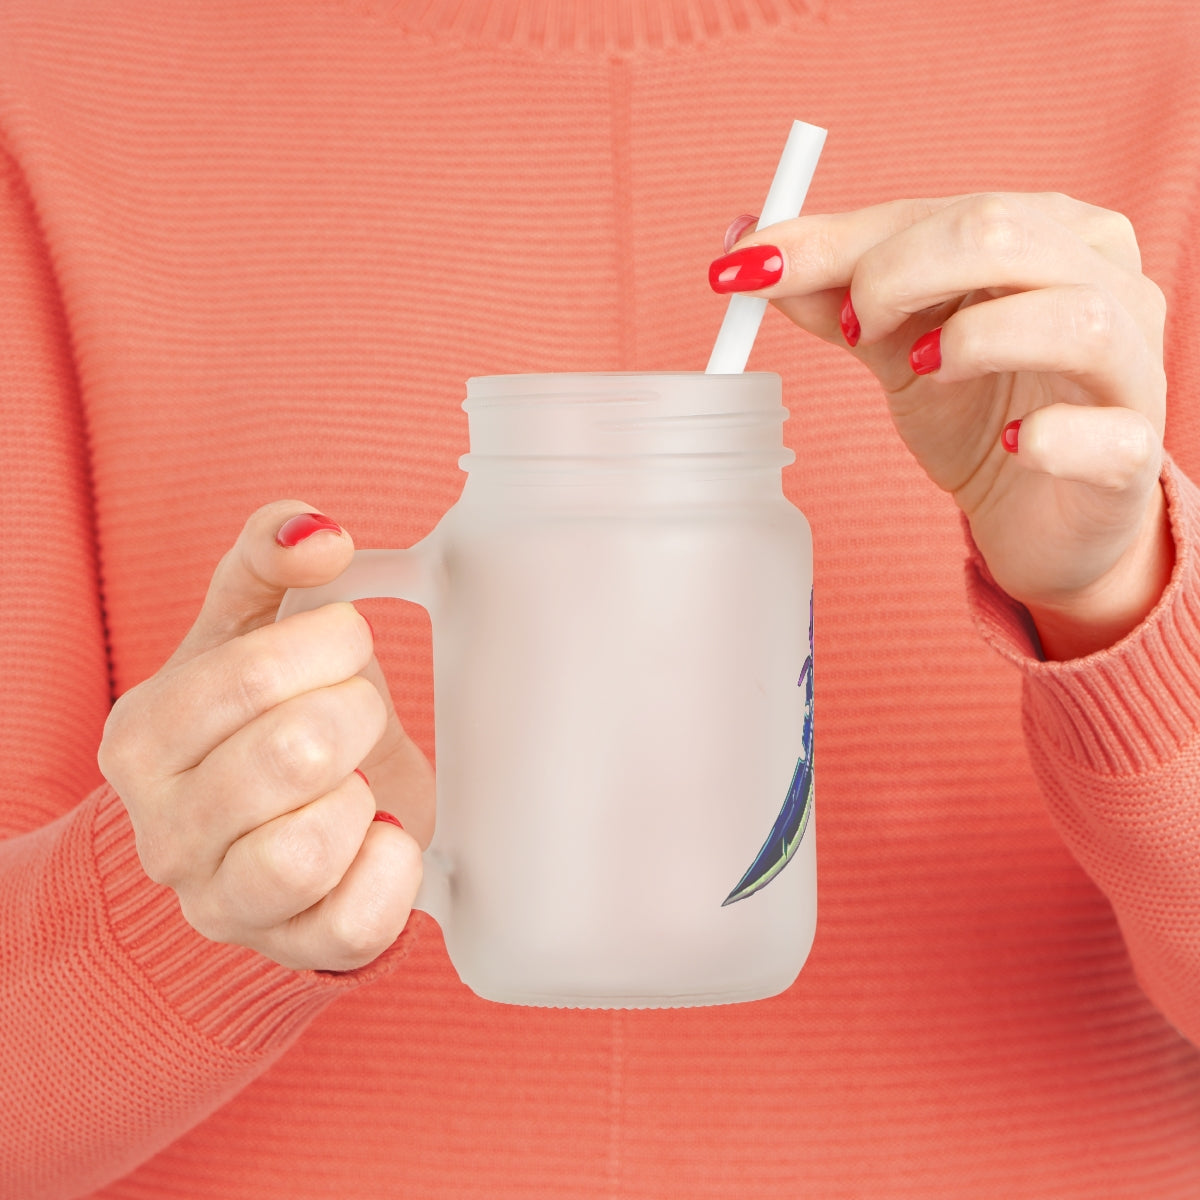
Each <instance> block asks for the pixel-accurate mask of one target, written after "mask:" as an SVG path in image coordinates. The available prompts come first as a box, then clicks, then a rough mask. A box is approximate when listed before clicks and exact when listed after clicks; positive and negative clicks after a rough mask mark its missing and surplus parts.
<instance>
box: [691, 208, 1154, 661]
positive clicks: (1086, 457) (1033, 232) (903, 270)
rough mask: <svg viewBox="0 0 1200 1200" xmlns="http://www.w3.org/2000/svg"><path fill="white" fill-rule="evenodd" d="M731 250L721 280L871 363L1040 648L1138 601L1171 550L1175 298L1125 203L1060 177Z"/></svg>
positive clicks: (772, 235)
mask: <svg viewBox="0 0 1200 1200" xmlns="http://www.w3.org/2000/svg"><path fill="white" fill-rule="evenodd" d="M735 234H736V230H735ZM731 250H732V253H728V254H726V255H725V257H723V258H721V259H718V260H717V261H716V262H714V263H713V265H712V268H711V270H710V281H711V282H712V285H713V287H714V288H715V289H716V290H717V291H722V292H725V291H752V292H755V293H756V294H758V295H762V296H765V297H767V298H769V299H770V300H771V301H772V302H773V303H774V304H775V305H776V307H778V308H779V309H780V310H781V311H782V312H784V313H786V314H787V316H788V317H790V318H791V319H792V320H793V321H795V322H796V324H797V325H800V326H801V327H802V328H804V329H807V330H809V331H810V332H812V333H815V334H816V335H817V336H818V337H821V338H823V339H825V340H826V341H830V342H835V343H838V344H841V345H848V346H849V347H851V349H852V352H853V353H854V354H855V355H856V356H857V357H858V358H859V359H860V360H861V361H862V362H863V363H865V364H866V366H867V367H869V368H870V370H871V371H872V372H873V373H874V374H875V376H876V377H877V378H878V379H879V381H880V383H881V384H882V385H883V389H884V392H885V394H886V396H887V400H888V405H889V408H890V410H891V415H892V419H893V421H894V422H895V425H896V428H897V430H898V431H899V433H900V436H901V437H902V438H903V439H904V442H905V444H906V445H907V446H908V448H909V449H910V450H911V451H912V453H913V455H914V456H915V457H916V459H917V461H918V462H919V463H920V464H921V466H922V467H923V468H924V469H925V471H926V473H927V474H928V475H929V477H930V478H931V479H932V480H933V481H934V482H935V483H936V484H937V485H938V486H939V487H942V488H944V489H945V490H946V491H948V492H950V493H951V495H953V497H954V499H955V501H956V502H957V503H958V505H959V506H960V508H961V509H962V510H963V512H964V513H966V515H967V518H968V520H969V521H970V525H971V532H972V534H973V536H974V538H975V542H976V544H977V545H978V547H979V549H980V552H981V553H982V554H983V557H984V559H985V560H986V562H987V564H988V567H989V568H990V570H991V572H992V575H993V576H994V577H995V579H996V581H997V583H999V585H1000V586H1001V587H1002V588H1004V589H1005V591H1007V592H1008V593H1009V595H1011V596H1013V597H1014V598H1015V599H1017V600H1019V601H1020V602H1021V603H1023V604H1024V605H1025V606H1026V607H1027V608H1028V609H1029V611H1030V613H1031V615H1032V616H1033V619H1034V622H1035V623H1036V625H1037V629H1038V632H1039V634H1040V636H1041V641H1042V646H1043V650H1044V651H1045V653H1046V656H1047V657H1048V658H1070V657H1077V656H1079V655H1082V654H1086V653H1089V652H1090V651H1092V650H1096V649H1100V648H1102V647H1104V646H1108V645H1111V644H1112V643H1113V642H1115V641H1116V640H1118V639H1119V638H1121V637H1122V636H1124V635H1125V634H1126V633H1128V632H1129V631H1130V630H1131V629H1133V628H1134V627H1135V626H1136V625H1137V624H1138V622H1139V621H1141V620H1142V619H1143V618H1144V617H1145V615H1146V614H1147V613H1148V612H1149V611H1150V609H1151V608H1152V607H1153V606H1154V604H1155V603H1156V601H1157V600H1158V598H1159V596H1160V595H1161V594H1162V590H1163V588H1164V587H1165V586H1166V583H1167V580H1168V578H1169V577H1170V572H1171V567H1172V565H1173V556H1174V550H1173V543H1172V541H1171V537H1170V532H1169V528H1168V523H1167V517H1166V507H1165V503H1164V500H1163V496H1162V489H1161V486H1160V484H1159V471H1160V467H1161V462H1162V433H1163V422H1164V417H1165V411H1166V377H1165V375H1164V372H1163V358H1162V335H1163V323H1164V318H1165V313H1166V305H1165V302H1164V300H1163V295H1162V292H1161V291H1160V290H1159V289H1158V287H1157V286H1156V285H1155V284H1154V283H1152V282H1151V281H1150V280H1149V279H1147V278H1146V277H1145V276H1144V275H1143V274H1142V273H1141V256H1140V253H1139V251H1138V245H1137V240H1136V238H1135V237H1134V232H1133V229H1132V227H1131V226H1130V223H1129V221H1128V220H1127V219H1126V218H1125V217H1123V216H1121V215H1120V214H1118V213H1114V212H1108V211H1106V210H1104V209H1101V208H1096V207H1094V206H1092V205H1089V204H1084V203H1082V202H1081V201H1078V200H1073V199H1071V198H1070V197H1067V196H1062V195H1056V194H1038V195H1015V194H984V195H975V196H956V197H948V198H943V199H933V200H902V201H895V202H892V203H888V204H881V205H878V206H875V207H873V208H866V209H862V210H859V211H858V212H852V213H843V214H837V215H833V216H806V217H799V218H797V219H796V220H793V221H784V222H780V223H779V224H778V225H774V226H771V227H770V228H768V229H763V230H759V231H757V232H755V233H752V234H748V235H746V236H745V237H743V238H742V239H741V241H739V242H737V243H736V244H735V245H734V246H732V247H731ZM1018 422H1019V424H1018Z"/></svg>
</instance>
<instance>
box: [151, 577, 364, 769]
mask: <svg viewBox="0 0 1200 1200" xmlns="http://www.w3.org/2000/svg"><path fill="white" fill-rule="evenodd" d="M373 653H374V639H373V637H372V634H371V628H370V626H369V625H368V624H367V622H366V620H365V619H364V618H363V616H362V615H361V614H360V613H359V612H358V610H357V609H356V608H355V607H354V605H353V604H350V603H349V602H347V601H337V602H335V603H333V604H326V605H324V606H323V607H321V608H316V609H313V610H311V611H310V612H301V613H295V614H294V615H292V616H290V617H285V618H284V619H283V620H282V621H278V622H275V623H273V624H270V625H263V626H260V627H259V628H257V629H252V630H250V631H249V632H247V633H244V634H241V635H240V636H238V637H235V638H232V639H231V640H229V641H227V642H222V643H221V644H220V645H218V646H214V647H213V648H212V649H210V650H206V651H202V652H201V653H200V654H198V655H196V656H195V657H194V658H189V659H187V660H186V661H184V662H182V663H179V664H178V665H176V666H174V667H171V668H168V669H164V670H163V671H160V672H159V674H157V675H155V676H153V677H152V678H151V679H148V680H146V681H145V683H143V684H141V685H139V689H138V690H139V692H140V693H141V702H140V703H139V705H138V717H139V720H140V721H141V723H142V727H141V728H139V729H138V731H137V734H136V740H137V742H138V743H139V744H143V745H148V746H153V747H154V753H155V762H154V769H155V774H157V775H158V776H159V777H166V776H170V775H178V774H181V773H182V772H184V771H188V770H191V768H193V767H195V766H196V765H197V764H198V763H200V762H202V761H203V760H204V759H205V758H207V757H208V755H209V754H210V753H211V752H212V751H213V750H214V749H215V748H216V747H217V746H219V745H220V744H221V743H222V742H224V741H225V740H226V739H227V738H229V737H231V736H232V735H233V734H234V733H236V732H237V731H238V730H239V729H241V728H242V727H243V726H245V725H248V724H249V723H250V722H251V721H252V720H254V719H255V718H256V717H258V716H261V715H262V714H263V713H265V712H267V711H268V710H269V709H272V708H275V707H276V706H277V705H279V704H282V703H283V702H284V701H286V700H290V699H292V698H293V697H295V696H299V695H302V694H303V693H305V692H311V691H315V690H316V689H318V688H325V687H330V686H332V685H333V684H336V683H341V682H343V681H344V680H347V679H350V678H351V677H352V676H354V675H359V674H361V673H362V671H363V669H364V668H365V667H366V666H367V665H368V664H369V663H370V661H371V657H372V654H373Z"/></svg>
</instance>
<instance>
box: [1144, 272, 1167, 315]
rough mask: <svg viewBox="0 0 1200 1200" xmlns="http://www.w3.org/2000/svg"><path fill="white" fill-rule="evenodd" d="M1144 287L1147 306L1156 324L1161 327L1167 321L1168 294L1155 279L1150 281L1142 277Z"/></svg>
mask: <svg viewBox="0 0 1200 1200" xmlns="http://www.w3.org/2000/svg"><path fill="white" fill-rule="evenodd" d="M1142 286H1143V290H1144V291H1145V294H1146V304H1147V306H1148V307H1149V309H1150V313H1151V315H1152V316H1153V317H1154V320H1155V324H1156V325H1157V326H1159V327H1161V326H1162V325H1163V324H1164V323H1165V322H1166V319H1167V296H1166V293H1165V292H1164V291H1163V290H1162V288H1160V287H1159V286H1158V284H1157V283H1155V282H1154V280H1153V279H1149V278H1147V277H1146V276H1145V275H1143V276H1142Z"/></svg>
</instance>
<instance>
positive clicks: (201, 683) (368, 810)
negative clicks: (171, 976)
mask: <svg viewBox="0 0 1200 1200" xmlns="http://www.w3.org/2000/svg"><path fill="white" fill-rule="evenodd" d="M311 511H312V510H311V509H309V508H307V507H306V506H305V505H303V504H302V503H300V502H298V501H287V500H285V501H279V502H277V503H275V504H270V505H267V506H266V507H264V508H262V509H259V511H258V512H256V513H255V514H254V515H253V516H252V517H251V518H250V519H249V521H248V522H247V523H246V526H245V528H244V529H243V530H242V533H241V535H240V536H239V538H238V540H237V542H236V543H235V544H234V546H233V548H232V549H231V550H230V551H229V553H228V554H226V555H225V557H224V558H223V559H222V560H221V562H220V564H219V565H218V567H217V569H216V572H215V573H214V575H213V579H212V583H211V585H210V587H209V590H208V595H207V597H206V599H205V602H204V606H203V608H202V610H201V612H200V615H199V617H198V618H197V620H196V623H195V625H193V627H192V629H191V630H190V632H189V633H188V634H187V636H186V637H185V638H184V640H183V642H182V644H181V645H180V646H179V649H178V650H176V652H175V653H174V655H172V657H171V658H170V660H169V661H168V662H167V663H166V665H165V666H164V667H163V668H162V669H161V670H160V671H159V672H158V673H157V674H156V675H154V676H152V677H151V678H150V679H147V680H146V681H145V682H143V683H141V684H139V685H138V686H136V687H134V688H132V689H131V690H130V691H128V692H126V693H125V694H124V695H123V696H121V698H120V699H119V700H118V701H117V702H116V704H115V705H114V706H113V709H112V712H111V714H110V716H109V719H108V722H107V724H106V726H105V730H104V737H103V740H102V742H101V746H100V752H99V763H100V770H101V771H102V772H103V774H104V777H105V778H106V779H107V780H108V781H109V782H110V783H111V784H112V786H113V788H114V789H115V790H116V792H117V793H118V795H119V796H120V797H121V799H122V800H123V801H124V803H125V806H126V808H127V809H128V810H129V816H130V819H131V821H132V823H133V828H134V832H135V834H136V837H137V848H138V854H139V856H140V858H141V862H142V866H143V868H144V869H145V871H146V873H147V875H149V876H150V878H151V879H153V880H155V881H156V882H158V883H162V884H166V885H167V886H168V887H170V888H172V889H173V890H174V891H175V892H176V894H177V895H178V897H179V903H180V907H181V909H182V912H183V915H184V917H185V918H186V920H187V921H188V922H189V923H190V924H191V925H192V926H193V927H194V928H195V929H197V930H198V931H199V932H200V933H202V934H203V935H204V936H205V937H208V938H211V939H212V940H213V941H217V942H227V943H232V944H235V945H240V946H247V947H249V948H251V949H254V950H257V951H259V952H261V953H262V954H265V955H266V956H267V957H268V958H271V959H274V960H275V961H276V962H278V963H282V964H283V965H284V966H287V967H293V968H297V969H315V970H327V971H345V970H351V969H353V968H355V967H360V966H363V965H365V964H366V963H368V962H370V961H371V960H372V959H374V958H376V957H377V956H378V955H379V954H380V953H382V952H383V951H384V950H385V949H386V948H387V947H388V946H389V945H391V943H392V942H393V941H394V940H395V939H396V938H397V937H398V936H399V934H400V932H401V930H403V928H404V926H405V924H406V922H407V921H408V917H409V913H410V911H411V909H412V903H413V899H414V898H415V896H416V893H417V888H418V886H419V885H420V882H421V853H420V846H421V845H422V844H427V843H428V840H429V837H430V836H431V834H432V830H433V813H434V790H433V772H432V770H431V769H430V766H429V764H428V762H427V761H426V759H425V757H424V755H423V754H422V753H421V751H420V750H419V749H418V748H417V746H416V745H415V744H414V743H413V742H412V741H411V739H409V738H408V736H407V735H406V734H405V733H404V730H403V729H402V728H401V725H400V722H399V720H398V718H397V716H396V711H395V709H394V707H393V706H392V701H391V697H390V695H389V694H388V689H387V685H386V683H385V681H384V679H383V675H382V672H381V671H380V670H379V666H378V664H377V663H376V661H375V659H374V642H373V637H372V633H371V629H370V626H369V625H368V624H367V622H366V621H365V620H364V619H363V617H362V616H361V615H360V614H359V613H358V612H357V610H356V609H355V608H354V607H353V605H351V604H347V603H336V604H327V605H325V606H324V607H322V608H318V609H315V610H313V611H311V612H304V613H297V614H295V615H294V616H290V617H287V618H285V619H284V620H282V621H279V622H278V623H276V622H275V612H276V610H277V608H278V606H279V603H280V601H281V600H282V598H283V594H284V592H285V591H286V590H287V589H288V588H291V587H313V586H316V585H318V584H322V583H326V582H328V581H330V580H332V579H334V578H336V577H337V576H338V575H340V574H341V572H342V571H343V570H344V569H345V568H346V566H347V565H348V564H349V562H350V557H351V555H352V554H353V551H354V546H353V543H352V541H351V539H350V537H349V535H348V534H346V533H345V532H344V531H343V530H341V529H340V527H338V526H336V525H335V524H334V523H333V522H332V521H328V520H327V519H322V520H324V521H325V525H324V526H323V527H322V526H321V525H320V522H319V521H314V520H313V519H311V518H308V519H306V517H305V514H310V513H311ZM297 535H300V536H299V538H298V537H297ZM288 542H291V543H292V544H291V545H287V544H285V543H288ZM359 766H361V767H362V768H363V771H364V772H366V773H367V777H368V778H370V780H371V785H368V783H367V782H366V779H365V778H364V777H363V775H360V774H358V773H357V772H356V768H358V767H359ZM373 788H374V791H377V792H379V793H380V795H382V796H385V797H386V799H387V804H386V807H387V808H388V809H390V810H393V811H395V812H396V813H397V814H398V816H399V817H400V818H402V820H403V823H404V827H405V830H408V831H411V832H405V831H404V830H402V829H398V828H397V827H396V826H395V825H393V824H390V823H388V822H385V821H376V820H375V814H376V803H375V795H374V793H373Z"/></svg>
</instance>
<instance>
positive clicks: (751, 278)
mask: <svg viewBox="0 0 1200 1200" xmlns="http://www.w3.org/2000/svg"><path fill="white" fill-rule="evenodd" d="M782 278H783V255H782V254H781V253H780V250H779V247H778V246H745V247H743V248H742V249H741V250H735V251H734V252H733V253H732V254H726V255H725V256H724V257H723V258H718V259H717V260H716V261H715V262H714V263H712V264H711V266H709V268H708V282H709V286H710V287H711V288H712V290H713V291H714V292H720V293H721V294H722V295H723V294H725V293H726V292H757V291H758V290H759V289H760V288H767V287H770V286H771V285H772V284H773V283H778V282H779V281H780V279H782Z"/></svg>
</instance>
